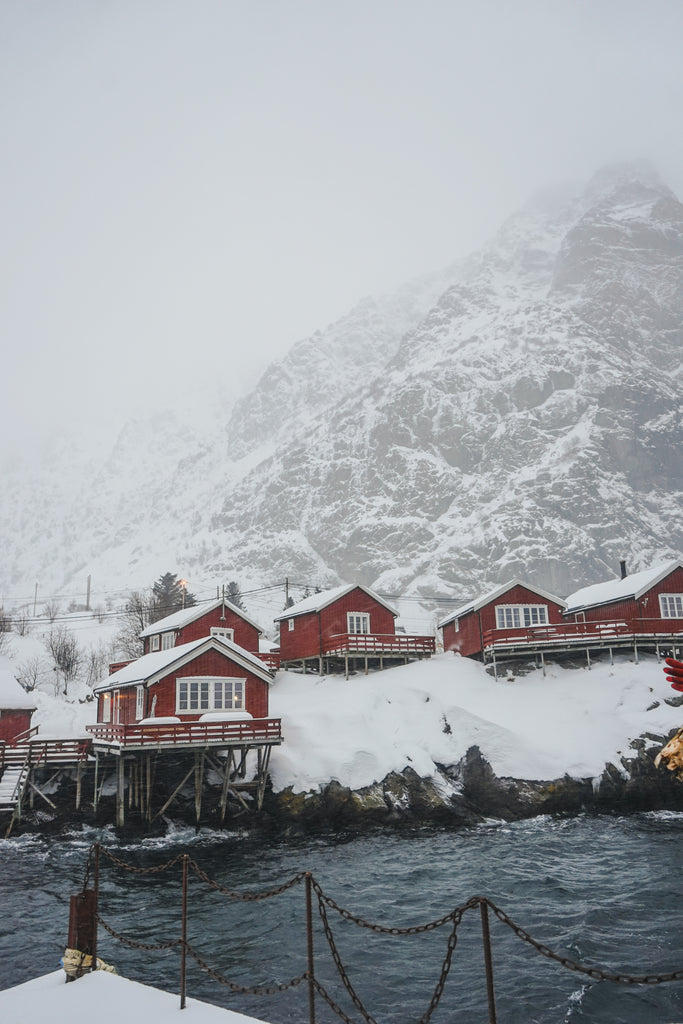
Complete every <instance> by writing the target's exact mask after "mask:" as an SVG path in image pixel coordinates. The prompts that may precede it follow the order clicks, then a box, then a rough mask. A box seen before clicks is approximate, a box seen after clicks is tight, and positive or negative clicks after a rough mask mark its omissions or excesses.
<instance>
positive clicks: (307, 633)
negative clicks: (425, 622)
mask: <svg viewBox="0 0 683 1024" xmlns="http://www.w3.org/2000/svg"><path fill="white" fill-rule="evenodd" d="M347 612H367V613H368V614H369V615H370V632H371V633H377V634H381V635H387V634H389V635H390V636H394V635H395V633H396V626H395V621H394V616H393V615H392V613H391V612H390V611H389V610H388V608H385V607H384V605H382V604H380V603H379V601H376V600H375V599H374V598H373V597H370V595H369V594H366V593H365V591H364V590H361V589H360V587H356V588H354V589H353V590H351V591H349V593H348V594H344V596H343V597H340V598H339V599H338V600H337V601H334V602H333V603H332V604H330V605H328V606H327V607H326V608H323V609H322V610H321V611H320V612H309V613H308V614H307V615H295V616H294V618H293V619H292V622H293V623H294V629H293V630H290V629H289V620H288V619H283V620H282V621H281V622H280V660H281V661H294V660H296V659H297V658H315V657H318V656H319V655H320V654H321V653H322V643H321V641H322V640H324V639H327V638H329V637H332V636H337V635H339V634H340V633H347V632H348V621H347V618H346V615H347Z"/></svg>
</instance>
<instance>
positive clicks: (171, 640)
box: [161, 631, 175, 651]
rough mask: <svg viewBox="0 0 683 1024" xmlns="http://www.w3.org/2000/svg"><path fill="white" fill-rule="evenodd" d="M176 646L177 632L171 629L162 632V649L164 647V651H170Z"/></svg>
mask: <svg viewBox="0 0 683 1024" xmlns="http://www.w3.org/2000/svg"><path fill="white" fill-rule="evenodd" d="M174 646H175V633H174V632H173V631H171V632H170V633H162V634H161V649H162V651H170V649H171V648H172V647H174Z"/></svg>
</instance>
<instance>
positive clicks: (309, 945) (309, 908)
mask: <svg viewBox="0 0 683 1024" xmlns="http://www.w3.org/2000/svg"><path fill="white" fill-rule="evenodd" d="M312 890H313V886H312V884H311V873H310V871H307V872H306V951H307V965H308V1020H309V1024H315V984H314V977H315V974H314V963H313V896H312Z"/></svg>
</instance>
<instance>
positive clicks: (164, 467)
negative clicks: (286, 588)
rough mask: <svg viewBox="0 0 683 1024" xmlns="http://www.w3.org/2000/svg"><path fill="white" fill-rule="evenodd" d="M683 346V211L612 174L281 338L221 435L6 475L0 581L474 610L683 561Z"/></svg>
mask: <svg viewBox="0 0 683 1024" xmlns="http://www.w3.org/2000/svg"><path fill="white" fill-rule="evenodd" d="M682 341H683V206H681V204H680V203H679V201H678V200H677V199H676V197H675V196H674V195H673V194H672V193H671V192H670V190H669V189H668V188H666V186H665V185H663V184H662V183H661V182H660V181H658V179H657V178H656V176H655V175H654V174H653V172H652V171H651V170H649V169H648V168H644V167H639V166H628V167H623V166H620V167H617V168H608V169H606V170H604V171H602V172H600V174H598V175H596V177H595V178H594V179H593V180H592V181H591V182H590V183H589V185H588V187H587V188H586V189H585V190H584V191H582V192H580V193H578V194H575V195H567V194H560V193H557V192H548V193H545V194H543V195H540V196H537V197H535V198H534V200H532V201H531V202H530V203H529V204H528V205H527V206H526V207H525V208H524V209H523V210H521V211H520V212H519V213H518V214H516V215H515V216H513V217H512V218H511V219H510V220H509V221H508V222H506V223H505V224H504V225H503V226H502V228H501V230H500V231H499V233H498V235H497V236H496V237H495V238H494V239H493V240H492V241H491V243H490V244H489V245H487V246H486V247H485V248H484V249H483V250H482V251H480V252H478V253H475V254H474V255H473V256H472V257H471V258H469V259H468V260H466V261H462V262H460V263H458V264H455V265H453V266H451V267H450V268H448V270H446V271H444V272H441V273H439V274H434V275H431V276H426V277H425V278H423V279H421V280H420V281H418V282H414V283H412V284H410V285H409V286H407V287H404V288H402V289H399V290H397V291H396V293H394V294H393V295H390V296H385V297H381V298H378V299H366V300H364V301H363V302H361V303H360V304H359V305H358V306H357V307H356V308H355V309H354V310H353V311H351V313H349V314H348V316H346V317H344V318H342V320H340V321H338V322H337V323H335V324H332V325H331V326H329V327H328V328H326V329H325V330H321V331H319V332H316V334H314V335H313V336H312V337H311V338H309V339H307V340H305V341H303V342H300V343H299V344H298V345H296V346H294V348H293V349H292V350H291V351H290V353H289V354H288V355H287V356H286V357H285V358H284V359H283V360H281V361H280V362H278V363H276V364H274V365H273V366H272V367H271V368H270V369H269V370H268V371H267V372H266V373H265V374H264V376H263V378H262V379H261V381H260V382H259V383H258V385H257V386H256V388H255V389H254V390H253V391H252V392H251V394H249V395H246V396H244V397H243V398H241V399H240V400H239V401H238V402H237V403H236V404H235V405H234V407H233V409H232V411H231V412H230V410H226V414H225V420H224V425H221V424H220V423H219V424H218V425H217V426H216V428H215V429H212V428H211V429H206V428H203V429H202V430H199V429H196V428H195V429H192V430H189V429H187V428H186V427H185V426H184V425H183V424H182V423H181V422H179V421H178V420H177V419H176V420H173V419H165V420H164V422H163V423H161V422H156V423H154V424H144V423H138V424H135V425H132V424H131V425H128V426H127V427H125V428H124V430H123V432H122V434H121V436H120V438H119V439H118V442H117V444H116V445H115V446H114V448H113V449H112V450H111V451H108V452H106V453H102V454H101V455H100V457H98V459H97V460H96V462H95V463H90V464H86V463H85V461H82V462H81V463H80V464H79V465H76V466H73V467H72V468H70V469H68V471H67V470H65V469H64V466H63V460H62V462H61V464H60V461H59V460H55V459H53V460H51V462H50V465H49V470H48V472H47V473H46V472H44V471H41V472H39V473H37V474H36V475H34V476H33V477H31V476H30V475H28V476H27V474H26V473H25V472H24V471H22V469H21V468H19V469H15V470H14V471H13V474H14V475H13V476H11V477H10V486H9V487H8V488H7V490H6V491H5V492H4V493H3V496H2V499H1V502H2V504H1V506H0V535H1V536H2V538H3V549H4V556H5V557H4V559H3V579H2V580H1V581H0V583H1V585H2V586H3V588H4V589H5V592H7V591H9V590H12V589H16V588H17V587H18V586H20V585H21V581H23V580H27V581H28V582H29V583H30V582H31V580H32V579H33V578H34V577H35V578H41V579H42V580H45V579H46V576H47V575H48V574H49V575H50V578H51V581H52V586H53V587H60V586H63V585H65V584H67V583H68V582H69V581H70V580H72V579H73V578H74V577H75V576H79V575H83V574H85V573H90V572H92V573H94V574H96V575H97V576H98V577H99V578H100V579H103V578H104V579H106V580H107V583H108V585H109V587H110V589H111V588H113V587H115V586H125V584H126V581H130V580H135V581H141V580H144V579H148V580H150V581H151V580H152V579H153V578H155V577H156V575H158V574H159V572H161V571H164V570H166V569H168V568H169V567H171V568H176V567H177V568H178V570H179V571H181V572H182V573H184V574H186V575H187V576H188V577H189V578H190V579H191V580H192V578H193V574H194V575H195V576H201V577H202V578H203V579H204V578H207V577H210V578H215V581H216V583H219V582H224V581H225V580H226V579H228V578H230V579H232V578H237V579H240V580H241V581H243V582H244V583H247V584H248V583H250V582H263V581H264V580H271V581H273V580H278V579H281V578H283V577H284V576H285V575H288V576H290V577H292V578H294V579H297V580H299V581H301V582H311V583H317V584H320V585H329V584H334V583H337V582H339V581H340V580H341V581H351V580H358V581H359V582H361V583H365V584H368V585H372V586H373V587H374V588H375V589H378V590H379V591H381V592H385V593H392V594H396V593H413V594H416V595H418V594H422V595H425V596H426V595H434V594H440V595H450V596H452V597H454V598H457V599H467V598H469V597H470V596H472V595H473V594H474V593H476V592H478V591H479V590H481V589H483V588H485V587H488V586H492V585H495V584H497V583H499V582H500V581H501V580H504V579H508V578H510V577H511V576H514V575H520V576H523V577H525V578H527V579H529V580H530V581H532V582H535V583H537V584H538V585H539V586H541V587H544V588H546V589H548V590H550V591H552V592H554V593H557V594H559V595H562V594H566V593H567V592H568V591H570V590H573V589H576V588H577V587H578V586H580V585H583V584H586V583H591V582H595V581H597V580H600V579H603V578H605V577H606V576H610V575H614V574H616V571H617V570H618V564H619V560H620V559H621V558H625V559H626V560H627V562H628V564H629V568H630V569H632V570H635V569H638V568H645V567H647V566H648V565H650V564H653V563H654V562H657V561H665V560H667V559H673V558H676V557H680V556H681V555H683V521H682V519H681V515H680V507H681V506H680V502H681V496H682V495H681V490H682V488H683V484H682V477H683V474H682V472H681V470H682V468H683V466H682V457H681V413H680V407H681V402H680V393H681V343H682ZM70 458H72V459H73V455H70ZM65 481H68V488H67V486H65ZM74 481H76V482H74Z"/></svg>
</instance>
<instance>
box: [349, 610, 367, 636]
mask: <svg viewBox="0 0 683 1024" xmlns="http://www.w3.org/2000/svg"><path fill="white" fill-rule="evenodd" d="M357 627H360V628H357ZM346 632H347V633H353V634H354V635H359V636H367V635H368V633H369V632H370V612H347V613H346Z"/></svg>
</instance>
